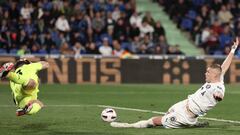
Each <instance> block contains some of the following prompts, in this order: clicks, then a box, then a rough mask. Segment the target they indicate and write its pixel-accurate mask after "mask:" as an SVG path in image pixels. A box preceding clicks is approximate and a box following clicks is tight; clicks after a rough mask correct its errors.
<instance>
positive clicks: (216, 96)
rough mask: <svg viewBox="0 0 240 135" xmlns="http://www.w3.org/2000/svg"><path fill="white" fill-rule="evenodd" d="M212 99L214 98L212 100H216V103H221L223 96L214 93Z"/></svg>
mask: <svg viewBox="0 0 240 135" xmlns="http://www.w3.org/2000/svg"><path fill="white" fill-rule="evenodd" d="M213 97H214V99H215V100H217V101H222V100H223V95H222V93H220V92H215V93H214V94H213Z"/></svg>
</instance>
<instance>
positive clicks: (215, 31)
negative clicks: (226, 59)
mask: <svg viewBox="0 0 240 135" xmlns="http://www.w3.org/2000/svg"><path fill="white" fill-rule="evenodd" d="M154 1H157V2H158V3H159V4H160V5H161V6H163V7H164V10H165V12H166V13H168V14H169V16H170V18H171V20H173V21H174V22H176V24H177V26H178V27H179V28H180V29H182V30H184V31H187V32H188V33H189V34H190V35H191V38H192V40H194V41H195V43H196V44H197V46H198V47H201V48H203V49H204V50H205V53H206V54H210V55H225V54H226V53H228V50H229V45H231V43H232V40H233V38H234V37H235V36H239V35H240V32H239V30H240V27H239V26H240V25H239V24H240V8H239V4H240V1H239V0H191V1H189V0H154ZM238 52H239V50H238ZM238 56H239V55H238Z"/></svg>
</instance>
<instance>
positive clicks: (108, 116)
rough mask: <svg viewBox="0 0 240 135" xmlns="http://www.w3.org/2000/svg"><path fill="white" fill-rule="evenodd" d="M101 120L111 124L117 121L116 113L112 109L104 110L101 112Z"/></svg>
mask: <svg viewBox="0 0 240 135" xmlns="http://www.w3.org/2000/svg"><path fill="white" fill-rule="evenodd" d="M101 118H102V120H103V121H105V122H113V121H115V120H116V119H117V113H116V111H115V110H114V109H112V108H106V109H104V110H103V111H102V113H101Z"/></svg>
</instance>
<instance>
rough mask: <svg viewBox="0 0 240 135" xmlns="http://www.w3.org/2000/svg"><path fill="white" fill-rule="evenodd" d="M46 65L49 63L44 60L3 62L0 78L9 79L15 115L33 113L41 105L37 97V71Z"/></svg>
mask: <svg viewBox="0 0 240 135" xmlns="http://www.w3.org/2000/svg"><path fill="white" fill-rule="evenodd" d="M48 67H49V64H48V62H45V61H40V62H36V63H31V62H30V61H28V60H26V59H20V60H18V61H17V62H16V63H15V64H13V63H11V62H9V63H5V64H4V65H3V66H2V67H1V68H0V78H1V79H2V78H7V79H8V80H9V81H10V87H11V89H12V95H13V100H14V103H15V104H16V106H17V107H18V109H17V111H16V115H17V116H22V115H25V114H27V115H32V114H35V113H37V112H38V111H39V110H40V109H41V108H42V107H43V104H42V102H41V101H39V100H38V97H37V94H38V92H39V89H38V87H39V78H38V75H37V72H38V71H40V70H42V69H46V68H48Z"/></svg>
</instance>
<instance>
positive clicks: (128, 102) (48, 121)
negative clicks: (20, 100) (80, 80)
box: [0, 84, 240, 135]
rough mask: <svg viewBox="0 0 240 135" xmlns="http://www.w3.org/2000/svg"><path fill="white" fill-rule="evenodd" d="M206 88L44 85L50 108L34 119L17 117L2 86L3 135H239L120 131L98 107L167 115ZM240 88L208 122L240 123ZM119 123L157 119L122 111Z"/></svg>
mask: <svg viewBox="0 0 240 135" xmlns="http://www.w3.org/2000/svg"><path fill="white" fill-rule="evenodd" d="M200 86H201V85H150V84H148V85H143V84H142V85H134V84H131V85H130V84H129V85H74V84H69V85H41V86H40V93H39V99H40V100H41V101H42V102H43V103H44V104H45V105H46V107H45V108H44V109H42V110H41V111H40V112H39V113H37V114H36V115H33V116H23V117H16V116H15V110H16V108H15V107H14V105H13V101H12V97H11V91H10V88H9V86H8V85H0V134H1V135H163V134H166V135H176V134H177V135H187V134H193V135H203V134H209V135H213V134H214V135H239V134H240V124H238V123H227V122H218V121H209V123H210V126H209V127H207V128H191V129H163V128H161V127H158V128H152V129H117V128H112V127H110V126H109V123H105V122H103V121H102V120H101V118H100V113H101V111H102V110H103V109H104V108H101V107H99V106H97V105H110V106H116V107H126V108H135V109H143V110H151V111H159V112H165V111H166V110H167V109H168V108H169V107H170V106H171V105H173V104H174V103H176V102H178V101H180V100H183V99H185V98H186V97H187V95H188V94H190V93H193V92H194V91H195V90H196V89H198V87H200ZM239 106H240V89H239V85H227V86H226V94H225V99H224V100H223V101H222V102H221V103H219V104H218V105H217V106H216V108H214V109H213V110H211V111H210V112H208V115H207V116H206V117H209V118H217V119H225V120H234V121H240V114H239V112H240V107H239ZM116 111H117V114H118V121H123V122H135V121H138V120H141V119H148V118H150V117H152V116H155V115H156V114H153V113H151V112H137V111H129V110H122V109H116Z"/></svg>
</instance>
